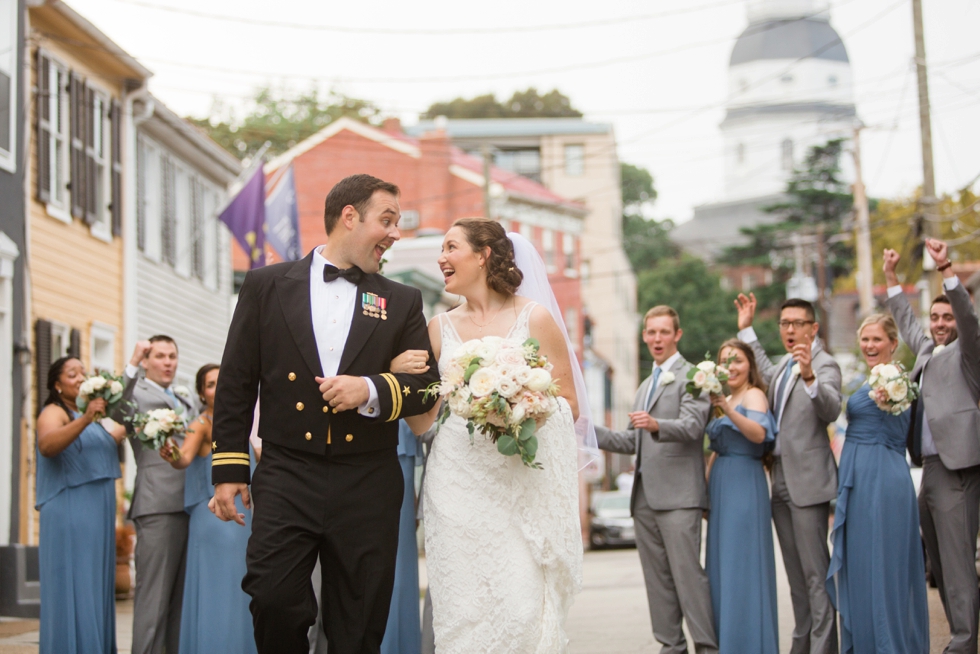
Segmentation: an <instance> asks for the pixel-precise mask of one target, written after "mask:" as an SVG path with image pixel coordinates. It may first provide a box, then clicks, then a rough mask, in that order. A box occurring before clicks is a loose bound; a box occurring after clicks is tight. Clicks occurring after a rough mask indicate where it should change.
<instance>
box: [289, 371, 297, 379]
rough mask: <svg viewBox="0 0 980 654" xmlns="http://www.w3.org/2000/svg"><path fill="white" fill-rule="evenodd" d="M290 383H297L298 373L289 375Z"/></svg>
mask: <svg viewBox="0 0 980 654" xmlns="http://www.w3.org/2000/svg"><path fill="white" fill-rule="evenodd" d="M289 381H296V373H295V372H291V373H289Z"/></svg>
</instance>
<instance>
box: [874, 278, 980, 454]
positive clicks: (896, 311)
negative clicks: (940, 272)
mask: <svg viewBox="0 0 980 654" xmlns="http://www.w3.org/2000/svg"><path fill="white" fill-rule="evenodd" d="M946 296H947V297H948V298H949V302H950V306H951V307H952V309H953V315H954V316H955V317H956V331H957V332H958V333H959V336H958V337H957V339H956V340H955V341H953V342H952V343H950V345H949V346H948V347H946V348H945V349H944V350H943V351H942V352H940V353H939V354H937V355H935V356H933V353H932V352H933V350H934V349H935V347H936V346H935V343H934V342H933V340H932V338H931V337H930V336H928V335H926V333H925V331H924V330H923V329H922V324H921V323H920V322H919V320H918V318H917V317H916V315H915V312H914V311H913V310H912V307H911V306H909V302H908V300H907V299H906V298H905V295H902V294H900V295H896V296H895V297H892V298H888V301H887V303H886V304H887V306H888V309H889V310H890V311H891V312H892V315H893V316H895V321H896V322H897V323H898V330H899V333H900V334H901V336H902V340H904V341H905V343H906V344H907V345H908V346H909V348H911V349H912V351H913V352H915V354H916V360H915V367H914V368H912V379H920V375H921V374H922V372H923V371H924V370H925V369H926V366H928V367H929V375H928V377H926V380H925V384H924V385H923V387H922V396H921V397H920V398H919V400H917V401H916V404H915V406H914V408H913V415H912V425H911V430H912V431H911V433H910V438H909V445H910V447H909V453H910V454H911V455H912V458H913V460H915V461H916V463H919V462H920V460H921V456H920V452H919V451H917V448H918V446H919V444H920V443H921V436H922V427H921V420H922V417H921V415H922V414H921V412H920V411H919V407H920V406H921V403H922V402H924V403H925V407H926V417H927V418H928V420H929V429H930V430H931V431H932V438H933V441H934V442H935V443H936V450H938V452H939V458H940V459H941V460H942V462H943V465H944V466H946V468H947V469H949V470H960V469H962V468H969V467H971V466H975V465H980V409H978V408H977V401H978V400H980V323H978V322H977V314H976V313H975V312H974V311H973V303H972V302H970V294H969V293H967V291H966V289H965V288H963V284H957V285H956V287H955V288H954V289H953V290H951V291H947V292H946ZM916 427H918V429H916ZM916 432H917V433H916ZM913 443H914V446H913Z"/></svg>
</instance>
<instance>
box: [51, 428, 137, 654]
mask: <svg viewBox="0 0 980 654" xmlns="http://www.w3.org/2000/svg"><path fill="white" fill-rule="evenodd" d="M80 415H81V414H80V413H76V412H73V413H72V419H73V420H74V419H77V418H78V417H79V416H80ZM118 478H119V449H118V447H117V445H116V442H115V441H114V440H113V439H112V436H110V435H109V433H108V432H107V431H106V430H105V429H104V428H103V427H102V425H100V424H98V423H92V424H90V425H89V426H88V427H86V428H85V429H84V430H83V431H82V433H81V434H80V435H79V436H78V438H76V439H75V440H74V441H72V443H71V445H69V446H68V447H66V448H65V449H64V450H63V451H62V452H60V453H59V454H56V455H55V456H53V457H46V456H42V455H41V453H40V452H37V503H36V508H37V509H38V510H39V511H40V512H41V533H40V544H39V548H38V555H39V565H40V578H41V628H40V653H41V654H99V653H102V654H110V653H111V654H115V652H116V596H115V592H116V482H115V480H116V479H118Z"/></svg>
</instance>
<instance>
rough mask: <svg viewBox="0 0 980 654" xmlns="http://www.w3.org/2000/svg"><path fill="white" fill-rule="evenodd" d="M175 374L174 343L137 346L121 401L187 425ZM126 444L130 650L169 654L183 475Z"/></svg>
mask: <svg viewBox="0 0 980 654" xmlns="http://www.w3.org/2000/svg"><path fill="white" fill-rule="evenodd" d="M141 368H142V371H143V375H141V374H140V369H141ZM176 373H177V344H176V343H175V342H174V340H173V339H172V338H170V337H169V336H153V337H151V338H150V339H149V340H148V341H140V342H139V343H137V344H136V349H135V350H134V352H133V357H132V359H130V362H129V365H127V366H126V389H125V391H124V393H123V397H124V398H125V399H127V400H130V401H132V402H133V403H135V405H136V406H135V411H139V412H146V411H151V410H153V409H174V410H176V411H178V412H181V413H183V414H184V416H185V419H187V420H190V419H191V418H192V417H194V415H195V413H196V411H195V408H194V406H195V405H194V401H193V399H192V398H188V397H182V396H181V395H178V394H176V393H175V392H174V390H173V388H172V384H173V380H174V375H175V374H176ZM130 429H131V428H130ZM130 445H132V447H133V455H134V457H135V458H136V486H135V488H134V489H133V499H132V502H131V504H130V507H129V517H130V518H131V519H132V520H133V522H135V523H136V553H135V554H136V556H135V558H136V592H135V596H134V598H133V649H132V651H133V654H161V653H162V652H164V651H166V652H167V654H171V653H174V652H176V651H177V647H178V644H179V643H180V608H181V605H182V603H183V599H184V563H185V555H186V550H187V525H188V519H189V516H188V515H187V513H185V512H184V471H183V470H175V469H174V468H173V467H171V466H170V464H169V463H167V462H166V461H164V460H163V459H162V458H161V457H160V454H159V453H158V452H155V451H154V450H151V449H149V448H147V447H144V446H143V444H142V443H141V442H140V441H139V440H138V439H137V438H136V436H135V435H133V434H132V433H131V434H130Z"/></svg>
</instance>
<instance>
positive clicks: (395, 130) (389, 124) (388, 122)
mask: <svg viewBox="0 0 980 654" xmlns="http://www.w3.org/2000/svg"><path fill="white" fill-rule="evenodd" d="M381 129H383V130H384V131H386V132H388V133H389V134H401V133H402V121H401V120H400V119H399V118H385V120H384V122H383V123H381Z"/></svg>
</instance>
